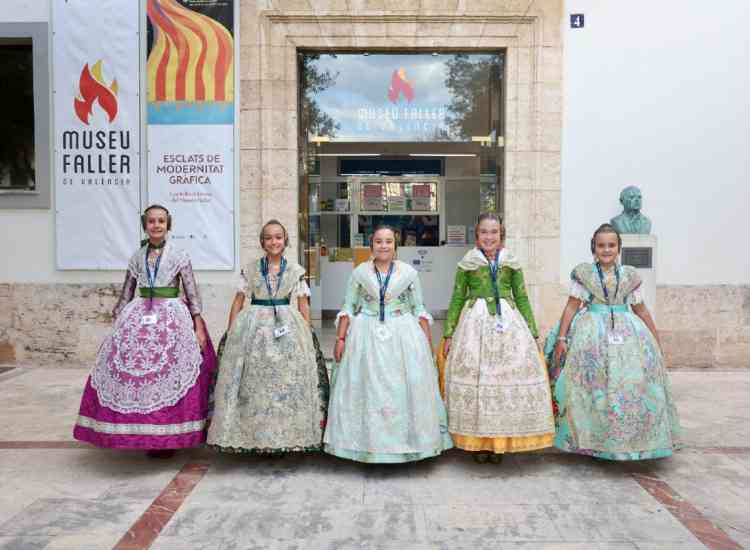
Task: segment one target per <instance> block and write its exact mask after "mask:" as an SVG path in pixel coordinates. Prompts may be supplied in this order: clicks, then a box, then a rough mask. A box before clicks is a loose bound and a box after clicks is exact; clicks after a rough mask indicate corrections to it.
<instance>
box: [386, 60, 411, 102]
mask: <svg viewBox="0 0 750 550" xmlns="http://www.w3.org/2000/svg"><path fill="white" fill-rule="evenodd" d="M401 94H404V97H405V98H406V101H408V102H409V103H411V101H412V99H414V87H413V86H412V84H411V82H409V81H408V80H407V79H406V71H405V70H404V68H403V67H401V68H400V69H398V70H397V71H393V76H391V87H390V88H388V99H390V100H391V103H396V102H398V99H399V96H401Z"/></svg>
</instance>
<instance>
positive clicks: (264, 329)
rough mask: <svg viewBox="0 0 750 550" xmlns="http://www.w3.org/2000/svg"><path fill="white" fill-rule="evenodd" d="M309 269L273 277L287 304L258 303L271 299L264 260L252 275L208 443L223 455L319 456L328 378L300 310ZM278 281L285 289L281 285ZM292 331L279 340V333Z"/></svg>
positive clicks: (231, 338) (225, 354)
mask: <svg viewBox="0 0 750 550" xmlns="http://www.w3.org/2000/svg"><path fill="white" fill-rule="evenodd" d="M303 275H304V270H303V268H302V267H301V266H299V265H298V264H295V263H293V262H289V265H288V267H287V269H286V272H285V273H284V275H283V276H282V277H281V281H279V279H278V277H275V276H271V277H270V278H269V280H270V283H271V286H272V289H273V292H274V296H275V298H276V299H282V298H289V302H290V303H289V305H277V306H276V314H277V316H278V319H275V318H274V308H273V307H271V306H268V305H252V304H251V299H252V297H255V298H256V299H259V300H268V299H269V298H271V296H270V295H269V293H268V289H267V287H266V284H265V281H264V280H263V277H262V276H261V274H260V269H259V262H255V263H254V264H253V265H252V266H251V267H250V269H249V270H248V278H247V285H246V287H245V289H244V290H243V291H244V292H245V294H246V302H245V307H244V308H243V309H242V311H241V312H240V314H239V315H238V316H237V319H236V320H235V322H234V325H233V327H232V328H231V330H230V331H229V332H228V334H227V338H226V344H225V346H224V348H223V350H222V356H221V361H220V364H219V373H218V377H217V382H216V387H215V390H214V415H213V419H212V422H211V426H210V428H209V432H208V443H209V445H211V446H212V447H213V448H215V449H217V450H220V451H224V452H248V453H257V454H272V453H280V452H288V451H312V450H319V449H320V448H321V445H322V439H323V430H324V428H325V423H326V413H327V405H328V403H327V401H328V377H327V374H326V370H325V365H324V364H323V362H322V361H321V359H322V357H321V355H320V352H319V347H316V341H315V339H314V335H313V333H312V330H311V328H310V326H309V325H308V323H307V321H305V319H304V318H303V317H302V314H301V313H300V312H299V309H298V302H297V301H298V298H299V297H300V296H307V295H308V293H309V290H308V288H307V285H306V284H305V283H304V281H303V280H302V276H303ZM279 283H280V286H279ZM279 326H286V327H288V328H289V332H288V333H287V334H285V335H283V336H280V337H276V336H275V335H274V329H275V328H277V327H279Z"/></svg>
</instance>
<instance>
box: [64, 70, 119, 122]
mask: <svg viewBox="0 0 750 550" xmlns="http://www.w3.org/2000/svg"><path fill="white" fill-rule="evenodd" d="M79 86H80V89H81V94H80V97H77V98H75V100H74V102H73V103H74V107H75V110H76V115H78V118H79V119H81V122H83V123H84V124H88V123H89V117H90V116H91V112H92V110H93V107H94V101H98V102H99V106H100V107H101V108H102V109H104V112H105V113H107V116H108V117H109V121H110V122H112V121H113V120H114V119H115V117H116V116H117V95H116V94H117V80H112V84H110V86H109V87H107V86H105V85H104V83H103V78H102V62H101V61H97V62H96V63H95V64H94V66H93V67H92V69H91V70H89V64H88V63H86V65H84V66H83V70H82V71H81V79H80V82H79Z"/></svg>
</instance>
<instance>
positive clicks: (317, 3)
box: [0, 0, 750, 367]
mask: <svg viewBox="0 0 750 550" xmlns="http://www.w3.org/2000/svg"><path fill="white" fill-rule="evenodd" d="M562 18H563V1H562V0H543V1H536V2H529V1H528V0H418V1H417V0H415V1H412V2H404V1H403V0H401V1H398V2H396V1H394V0H241V4H240V23H239V34H238V37H239V40H240V45H239V59H238V64H237V69H238V71H239V78H240V86H239V98H238V101H239V106H240V117H239V122H238V124H239V131H240V141H239V147H240V153H239V154H240V174H239V178H238V185H239V209H238V216H239V241H240V258H239V261H240V264H241V265H245V264H246V263H247V262H248V261H250V260H251V259H252V258H253V257H256V256H257V255H258V254H259V253H260V250H259V246H258V239H257V235H258V233H259V230H260V226H261V225H262V222H263V220H266V219H269V218H272V217H274V218H278V219H280V220H281V221H282V222H283V223H285V224H286V226H287V227H288V229H289V232H290V237H291V241H292V246H293V248H296V247H298V246H299V242H298V235H299V231H298V219H297V214H298V209H297V204H298V198H299V197H298V190H299V164H300V152H299V148H298V137H297V136H298V124H297V122H298V121H297V94H298V81H297V76H298V75H297V52H298V50H300V49H308V50H316V49H317V50H355V49H370V50H388V49H394V48H396V49H402V50H413V49H420V48H422V49H426V50H427V51H432V50H435V49H447V50H451V49H456V50H499V49H504V50H505V51H506V60H507V66H506V105H505V110H506V135H505V174H504V181H505V193H504V209H505V213H506V220H507V225H508V246H509V247H510V248H512V249H513V250H514V251H515V252H516V253H517V255H518V256H519V259H520V261H521V263H522V264H523V265H524V266H526V268H525V272H526V278H527V285H528V287H529V293H530V296H531V298H532V304H533V306H534V310H535V312H536V315H537V318H538V321H539V324H540V327H541V328H542V329H543V330H547V329H548V328H549V327H550V326H551V325H552V324H554V322H555V321H556V320H557V319H558V317H559V315H560V313H561V311H562V306H563V304H564V303H565V299H566V289H565V288H564V287H563V286H561V285H560V283H559V281H560V174H561V126H562V108H563V104H562V103H563V102H562V45H561V23H562ZM198 278H199V280H200V274H199V275H198ZM201 289H202V291H203V299H204V304H205V315H204V316H205V318H206V321H207V323H208V326H209V328H210V329H211V331H212V336H213V337H214V339H218V338H219V337H220V336H221V332H222V331H223V328H224V326H225V323H226V316H227V311H228V308H229V304H230V302H231V298H232V295H233V293H234V288H233V287H232V285H229V284H227V285H201ZM118 291H119V285H94V284H90V285H89V284H75V285H72V284H15V283H14V284H0V363H6V364H7V363H10V364H29V365H31V364H33V365H38V364H47V363H49V364H56V365H65V366H68V365H71V364H78V365H90V364H91V361H92V360H93V358H94V356H95V353H96V350H97V349H98V346H99V344H100V343H101V340H102V338H103V336H104V334H105V333H106V332H107V330H109V327H110V326H111V321H112V319H111V316H110V313H109V311H110V310H111V309H112V306H113V305H114V301H115V298H116V294H117V292H118ZM658 313H659V324H660V328H661V329H662V331H663V341H664V347H665V351H666V353H667V356H668V359H669V362H670V365H673V366H685V367H704V366H714V365H715V366H719V367H733V366H745V365H746V364H747V361H746V360H745V357H746V352H748V351H750V287H727V286H723V287H700V288H696V287H664V288H659V290H658Z"/></svg>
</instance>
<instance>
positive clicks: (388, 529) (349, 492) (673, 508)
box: [0, 367, 750, 550]
mask: <svg viewBox="0 0 750 550" xmlns="http://www.w3.org/2000/svg"><path fill="white" fill-rule="evenodd" d="M86 375H87V372H86V371H85V370H81V369H62V368H59V369H58V368H23V367H19V368H17V369H14V371H11V372H7V373H3V374H0V403H2V405H1V406H2V413H3V414H2V418H3V422H2V423H0V549H3V550H6V549H24V550H26V549H30V550H34V549H39V550H42V549H43V550H61V549H69V550H98V549H107V550H109V549H113V548H115V549H117V550H141V549H144V548H153V549H155V550H177V549H179V550H184V549H219V550H233V549H236V550H245V549H266V548H269V549H276V548H279V549H300V550H301V549H305V550H307V549H317V548H321V549H323V548H325V549H336V548H339V549H346V550H348V549H360V550H370V549H378V550H396V549H398V550H403V549H415V550H422V549H425V550H426V549H430V550H433V549H443V548H444V549H446V550H447V549H450V550H462V549H467V550H468V549H472V550H482V549H485V548H486V549H493V550H495V549H506V548H509V549H543V550H552V549H559V550H573V549H579V548H586V549H588V548H592V549H604V548H611V549H615V550H619V549H629V550H637V549H640V550H657V549H658V550H663V549H664V550H677V549H679V550H692V549H699V548H712V549H713V548H716V549H723V548H750V514H748V512H747V500H748V495H750V443H748V442H749V441H750V422H748V420H749V419H750V400H748V399H747V395H749V394H750V370H741V371H732V372H728V371H723V372H719V371H715V372H709V371H703V372H697V371H690V372H686V371H672V373H671V379H672V385H673V390H674V393H675V396H676V398H677V402H678V407H679V411H680V414H681V417H682V424H683V426H684V428H685V438H686V448H685V449H684V450H682V451H681V452H679V453H678V454H677V455H676V456H674V457H673V458H671V459H668V460H662V461H650V462H643V463H638V464H615V463H607V462H599V461H594V460H590V459H587V458H585V457H578V456H570V455H564V454H561V453H557V452H554V451H544V452H538V453H528V454H520V455H509V456H507V457H506V458H505V460H504V461H503V463H502V464H500V465H491V464H485V465H479V464H475V463H474V462H473V461H472V460H471V459H470V458H469V457H468V456H467V455H465V454H464V453H462V452H460V451H451V452H448V453H446V454H445V455H443V456H441V457H439V458H436V459H430V460H427V461H423V462H419V463H415V464H404V465H392V466H387V465H362V464H355V463H351V462H346V461H343V460H340V459H336V458H333V457H330V456H326V455H320V454H316V455H295V456H287V457H285V458H260V457H243V456H234V455H232V456H221V455H216V454H214V453H212V452H210V451H208V450H205V449H195V450H191V451H182V452H180V453H178V454H177V455H176V456H175V457H174V458H172V459H167V460H153V459H148V458H146V457H145V456H144V454H143V453H139V452H116V451H108V450H100V449H94V448H91V447H88V446H86V445H82V444H78V443H77V442H75V441H73V440H72V438H71V428H72V422H73V419H74V418H75V414H76V412H77V407H78V399H79V397H80V390H81V388H82V387H83V383H84V381H85V378H86Z"/></svg>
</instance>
